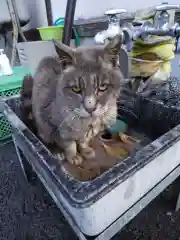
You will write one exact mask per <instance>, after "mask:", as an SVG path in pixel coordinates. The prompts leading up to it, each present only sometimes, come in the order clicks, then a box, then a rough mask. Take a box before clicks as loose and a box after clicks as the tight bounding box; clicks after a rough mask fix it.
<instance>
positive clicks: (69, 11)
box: [62, 0, 76, 45]
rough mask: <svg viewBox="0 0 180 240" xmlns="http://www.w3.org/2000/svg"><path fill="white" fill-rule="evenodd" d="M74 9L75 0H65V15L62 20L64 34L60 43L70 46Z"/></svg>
mask: <svg viewBox="0 0 180 240" xmlns="http://www.w3.org/2000/svg"><path fill="white" fill-rule="evenodd" d="M75 8H76V0H67V5H66V14H65V19H64V32H63V38H62V42H63V43H64V44H66V45H70V41H71V37H72V27H73V22H74V13H75Z"/></svg>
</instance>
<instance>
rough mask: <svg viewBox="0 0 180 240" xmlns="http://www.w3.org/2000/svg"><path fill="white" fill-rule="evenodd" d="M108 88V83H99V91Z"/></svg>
mask: <svg viewBox="0 0 180 240" xmlns="http://www.w3.org/2000/svg"><path fill="white" fill-rule="evenodd" d="M107 88H108V84H101V85H99V91H101V92H104V91H106V90H107Z"/></svg>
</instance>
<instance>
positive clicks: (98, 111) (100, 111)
mask: <svg viewBox="0 0 180 240" xmlns="http://www.w3.org/2000/svg"><path fill="white" fill-rule="evenodd" d="M106 112H107V109H106V108H105V107H104V108H102V107H97V108H95V109H94V111H92V112H88V111H87V110H86V109H85V108H84V107H81V108H80V109H76V110H75V113H76V114H77V115H78V116H79V117H80V118H92V117H102V116H104V115H105V114H106Z"/></svg>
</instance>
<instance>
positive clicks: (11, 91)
mask: <svg viewBox="0 0 180 240" xmlns="http://www.w3.org/2000/svg"><path fill="white" fill-rule="evenodd" d="M27 74H31V71H30V70H29V68H26V67H22V66H16V67H14V68H13V74H12V75H10V76H0V97H2V98H10V97H12V96H15V95H18V94H19V93H20V90H21V86H22V81H23V79H24V76H25V75H27ZM11 133H12V130H11V126H10V124H9V123H8V121H7V119H6V118H5V117H4V116H3V115H2V114H1V113H0V146H1V143H2V142H4V140H7V139H8V138H10V136H11Z"/></svg>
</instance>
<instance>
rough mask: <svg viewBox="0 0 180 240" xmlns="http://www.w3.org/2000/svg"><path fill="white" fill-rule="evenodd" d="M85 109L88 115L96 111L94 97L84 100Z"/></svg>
mask: <svg viewBox="0 0 180 240" xmlns="http://www.w3.org/2000/svg"><path fill="white" fill-rule="evenodd" d="M84 108H85V109H86V111H87V112H88V113H92V112H94V111H95V109H96V99H95V97H94V96H89V97H86V98H85V99H84Z"/></svg>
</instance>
